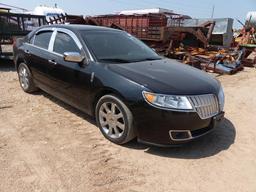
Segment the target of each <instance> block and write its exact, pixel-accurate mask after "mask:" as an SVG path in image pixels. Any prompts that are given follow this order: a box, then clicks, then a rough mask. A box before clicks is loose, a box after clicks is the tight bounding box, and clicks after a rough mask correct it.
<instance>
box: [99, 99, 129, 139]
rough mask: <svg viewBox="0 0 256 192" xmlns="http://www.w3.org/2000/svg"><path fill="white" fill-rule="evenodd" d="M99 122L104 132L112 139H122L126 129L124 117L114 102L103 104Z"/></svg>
mask: <svg viewBox="0 0 256 192" xmlns="http://www.w3.org/2000/svg"><path fill="white" fill-rule="evenodd" d="M99 120H100V125H101V127H102V129H103V131H104V132H105V133H106V135H107V136H109V137H110V138H112V139H117V138H120V137H121V136H122V135H123V133H124V129H125V122H124V115H123V113H122V111H121V110H120V109H119V107H118V106H117V105H116V104H115V103H112V102H108V103H103V104H102V105H101V107H100V110H99Z"/></svg>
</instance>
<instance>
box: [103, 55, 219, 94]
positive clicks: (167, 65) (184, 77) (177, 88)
mask: <svg viewBox="0 0 256 192" xmlns="http://www.w3.org/2000/svg"><path fill="white" fill-rule="evenodd" d="M108 68H109V69H110V70H111V71H113V72H115V73H118V74H119V75H122V76H124V77H126V78H128V79H129V80H131V81H134V82H136V83H138V84H140V85H143V86H144V87H146V88H148V89H149V90H151V91H153V92H155V93H161V94H173V95H200V94H210V93H212V94H217V93H218V91H219V83H218V81H217V80H216V79H214V78H213V77H211V76H210V75H208V74H207V73H206V72H203V71H200V70H198V69H196V68H194V67H190V66H188V65H185V64H182V63H180V62H177V61H176V60H171V59H162V60H156V61H145V62H135V63H127V64H109V65H108ZM124 86H125V85H124Z"/></svg>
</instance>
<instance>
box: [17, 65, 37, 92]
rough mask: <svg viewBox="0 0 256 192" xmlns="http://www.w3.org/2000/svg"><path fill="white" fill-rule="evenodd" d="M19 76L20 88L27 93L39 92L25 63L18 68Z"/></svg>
mask: <svg viewBox="0 0 256 192" xmlns="http://www.w3.org/2000/svg"><path fill="white" fill-rule="evenodd" d="M18 76H19V82H20V86H21V88H22V89H23V91H25V92H26V93H33V92H35V91H37V90H38V88H37V87H36V86H35V84H34V82H33V77H32V73H31V71H30V70H29V68H28V66H27V65H26V64H25V63H21V64H20V65H19V67H18Z"/></svg>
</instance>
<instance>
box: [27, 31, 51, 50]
mask: <svg viewBox="0 0 256 192" xmlns="http://www.w3.org/2000/svg"><path fill="white" fill-rule="evenodd" d="M47 31H51V32H52V35H51V38H50V41H49V44H48V49H45V48H42V47H39V46H37V45H35V39H36V36H37V35H38V34H39V33H41V32H47ZM53 32H54V28H52V27H51V28H49V27H47V28H43V29H40V30H38V31H37V32H36V33H35V34H34V35H33V37H32V38H33V41H32V44H30V43H26V44H29V45H32V46H33V47H37V48H40V49H43V50H47V51H48V50H49V45H50V43H51V41H52V36H53Z"/></svg>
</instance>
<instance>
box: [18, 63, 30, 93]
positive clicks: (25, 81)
mask: <svg viewBox="0 0 256 192" xmlns="http://www.w3.org/2000/svg"><path fill="white" fill-rule="evenodd" d="M19 78H20V84H21V86H22V88H23V89H24V90H26V89H28V87H29V72H28V70H27V68H25V67H24V66H20V68H19Z"/></svg>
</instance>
